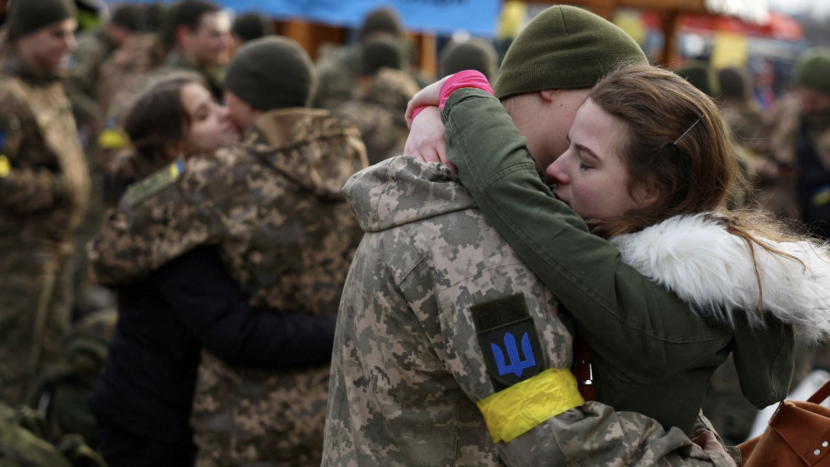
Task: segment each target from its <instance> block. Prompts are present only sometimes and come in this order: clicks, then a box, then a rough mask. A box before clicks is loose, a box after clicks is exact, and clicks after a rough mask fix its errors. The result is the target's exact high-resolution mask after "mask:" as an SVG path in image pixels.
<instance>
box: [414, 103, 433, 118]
mask: <svg viewBox="0 0 830 467" xmlns="http://www.w3.org/2000/svg"><path fill="white" fill-rule="evenodd" d="M428 107H435V106H434V105H422V106H420V107H418V108H417V109H415V110H413V111H412V120H415V117H417V116H418V114H419V113H421V112H422V111H423V110H424V109H426V108H428Z"/></svg>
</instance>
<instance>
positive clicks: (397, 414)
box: [323, 156, 730, 466]
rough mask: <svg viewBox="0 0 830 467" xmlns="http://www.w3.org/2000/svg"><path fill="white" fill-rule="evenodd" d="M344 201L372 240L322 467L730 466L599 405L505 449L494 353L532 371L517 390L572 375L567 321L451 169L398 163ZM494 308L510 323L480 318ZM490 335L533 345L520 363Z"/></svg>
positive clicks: (348, 290)
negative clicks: (489, 412) (557, 374)
mask: <svg viewBox="0 0 830 467" xmlns="http://www.w3.org/2000/svg"><path fill="white" fill-rule="evenodd" d="M344 193H345V194H346V197H347V199H348V200H349V202H350V203H351V205H352V208H353V209H354V210H355V213H356V214H357V217H358V219H359V220H360V225H361V227H362V228H363V229H364V230H365V231H366V232H367V233H366V236H365V237H364V239H363V242H362V243H361V245H360V248H359V249H358V251H357V254H356V256H355V259H354V263H353V265H352V268H351V271H350V272H349V277H348V279H347V281H346V285H345V289H344V290H345V291H344V296H343V301H342V303H341V306H340V314H339V315H338V325H337V334H336V337H335V343H334V349H335V350H334V356H333V358H332V381H331V389H330V396H329V407H328V415H327V420H326V442H325V451H324V460H323V465H324V466H375V465H384V466H412V465H419V466H420V465H423V466H499V465H514V466H515V465H528V466H542V465H572V464H573V465H576V464H579V465H629V466H630V465H638V466H649V465H688V466H693V465H697V466H703V465H730V464H729V463H728V461H727V460H726V459H725V457H723V456H722V454H716V453H710V452H708V451H701V450H689V449H688V448H689V446H691V442H690V441H689V439H688V438H687V437H686V435H685V434H683V432H682V431H680V430H679V429H677V428H673V429H671V430H669V431H665V430H664V429H663V428H662V427H661V426H660V424H659V423H657V422H656V421H655V420H652V419H650V418H648V417H645V416H643V415H640V414H636V413H633V412H619V413H616V412H614V410H613V409H611V408H610V407H608V406H605V405H602V404H600V403H597V402H589V403H587V404H585V405H584V406H582V407H580V408H575V407H577V406H579V405H581V404H582V400H581V399H579V400H578V401H577V402H576V403H575V405H570V406H566V407H563V408H566V409H571V410H567V411H564V410H563V412H564V413H563V414H562V415H561V416H559V417H555V418H550V419H548V420H546V421H545V420H538V422H540V423H541V424H539V425H538V426H536V427H535V428H532V429H530V430H529V431H527V432H526V433H524V434H522V435H521V436H519V437H518V438H515V439H513V440H510V441H509V442H498V441H499V440H498V439H496V438H495V434H494V430H493V428H492V427H491V428H490V432H489V433H488V426H489V424H490V421H488V422H485V417H484V416H483V415H482V412H483V411H484V409H483V408H482V401H486V400H488V399H491V398H492V396H493V395H494V394H495V393H498V392H499V391H500V390H503V389H504V386H505V384H504V381H503V379H504V375H500V374H499V371H498V370H499V369H500V368H501V367H502V366H504V364H505V363H506V362H504V361H502V362H499V361H495V362H494V361H490V360H489V357H488V355H489V354H488V353H487V352H485V351H484V349H485V348H487V349H488V350H489V346H490V345H496V346H498V347H506V348H507V354H508V355H509V357H508V359H507V360H508V361H509V363H510V364H511V365H516V364H517V360H518V361H519V362H527V361H528V360H534V364H533V365H530V363H526V364H524V365H523V366H525V367H526V368H525V370H524V371H520V372H521V373H522V374H521V378H520V379H521V381H520V382H519V383H518V384H521V383H522V382H524V381H526V380H527V378H531V377H532V376H534V375H537V374H539V371H540V369H541V368H556V369H559V370H566V369H568V368H570V366H571V363H572V357H573V355H572V344H573V339H572V334H571V325H570V321H569V319H568V317H567V315H565V314H562V313H560V310H559V309H558V306H557V301H556V299H555V298H554V297H553V296H552V295H551V293H550V292H549V291H548V290H547V289H546V288H545V287H544V286H543V284H542V283H541V281H540V280H539V279H538V278H537V277H536V276H535V275H534V274H533V272H532V271H530V269H529V268H528V267H527V266H526V265H524V263H523V262H522V261H521V259H519V257H518V256H517V254H516V253H515V252H514V251H513V249H512V248H510V246H509V245H508V244H507V242H506V241H505V240H503V239H502V238H501V237H500V236H499V235H498V234H497V233H496V231H495V229H494V228H493V226H492V225H491V224H490V223H489V222H488V221H487V220H486V219H485V218H484V216H483V215H482V214H481V213H480V212H479V210H478V208H477V207H476V205H475V201H474V200H473V197H472V195H470V193H469V192H468V191H467V190H466V189H465V188H464V187H463V186H462V185H461V184H460V183H459V182H458V178H457V177H456V176H455V175H453V174H452V173H451V172H450V171H449V169H448V168H447V167H446V166H444V165H442V164H427V163H424V162H422V161H420V160H419V159H417V158H414V157H409V156H401V157H396V158H393V159H389V160H387V161H384V162H382V163H380V164H378V165H375V166H373V167H371V168H369V169H367V170H364V171H362V172H360V173H358V174H357V175H355V176H354V177H352V178H351V179H350V180H349V182H348V183H347V184H346V187H345V188H344ZM517 296H518V297H521V298H516V297H517ZM516 300H518V302H516ZM494 306H495V307H496V308H497V310H496V312H495V313H496V314H497V315H501V316H507V318H506V319H505V322H504V323H492V321H494V318H493V315H492V314H491V315H490V317H489V318H488V317H484V318H482V316H484V315H486V313H488V312H492V311H493V310H486V308H487V307H494ZM520 315H521V316H520ZM487 320H489V321H491V324H494V325H497V326H489V325H487V323H485V321H487ZM522 326H524V327H522ZM493 329H498V330H500V331H503V330H505V329H507V330H511V331H515V332H513V334H515V336H516V337H518V336H519V333H523V332H526V333H527V334H525V336H527V337H528V344H529V345H527V346H525V345H524V342H523V345H522V353H513V352H511V349H510V346H511V344H510V343H509V342H508V341H507V339H505V341H504V342H503V343H502V341H501V336H502V335H503V333H497V338H496V339H495V340H494V339H492V338H491V337H490V335H491V332H492V330H493ZM534 340H536V341H538V347H534V345H535V344H533V341H534ZM488 344H489V345H488ZM513 347H515V344H514V345H513ZM497 353H498V352H497ZM521 359H523V360H521ZM496 360H498V358H497V359H496ZM528 368H530V371H527V369H528ZM508 376H509V375H508ZM514 382H515V380H513V381H510V380H508V381H507V384H510V383H514ZM514 387H515V386H514ZM511 389H512V387H511ZM547 390H548V391H554V392H556V394H557V396H556V397H562V396H563V394H562V392H564V391H559V392H557V391H558V390H557V389H556V388H548V389H547ZM514 402H516V403H518V406H522V404H521V403H519V402H518V401H514ZM524 410H527V407H526V406H525V409H524ZM528 416H531V417H532V410H530V411H529V412H528ZM504 441H507V440H504Z"/></svg>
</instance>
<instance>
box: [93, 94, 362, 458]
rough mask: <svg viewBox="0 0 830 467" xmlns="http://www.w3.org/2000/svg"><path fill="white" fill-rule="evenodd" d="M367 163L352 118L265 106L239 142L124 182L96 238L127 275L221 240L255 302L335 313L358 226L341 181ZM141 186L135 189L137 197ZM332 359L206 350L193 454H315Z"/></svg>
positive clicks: (110, 279)
mask: <svg viewBox="0 0 830 467" xmlns="http://www.w3.org/2000/svg"><path fill="white" fill-rule="evenodd" d="M365 166H366V155H365V147H364V145H363V143H362V142H361V140H360V135H359V133H358V130H357V128H355V127H354V125H353V124H351V123H350V122H348V121H347V120H346V119H345V118H343V117H335V116H332V115H331V114H329V113H328V112H327V111H319V110H317V111H315V110H309V109H285V110H277V111H273V112H269V113H266V114H265V115H264V116H262V117H261V118H260V119H258V120H257V122H256V123H255V125H254V128H253V129H252V130H250V131H249V133H248V134H247V135H246V136H245V138H244V143H243V144H241V145H238V146H236V147H234V148H232V149H230V150H227V151H219V152H218V153H217V154H216V155H215V156H211V157H202V158H194V159H191V160H189V161H187V163H186V168H185V172H184V174H183V175H182V176H181V178H179V179H178V180H177V181H176V182H175V183H174V184H172V185H171V186H169V187H167V188H162V189H160V190H159V191H158V193H156V194H154V195H152V196H149V197H148V196H147V194H144V195H141V196H139V195H137V194H136V193H141V190H142V188H141V184H139V185H138V186H136V188H134V189H130V190H128V192H127V194H126V196H125V199H124V202H122V209H121V210H120V212H117V213H115V214H114V215H113V216H112V217H111V219H110V220H109V221H108V222H107V223H106V224H105V226H104V229H102V233H101V235H100V236H99V238H97V240H96V241H95V242H94V244H93V256H92V260H93V263H94V265H95V266H96V272H97V273H98V274H99V279H100V280H101V282H103V283H105V284H110V285H113V284H119V283H120V284H124V283H129V282H131V281H133V280H134V279H135V278H137V277H140V276H141V275H142V274H144V273H147V272H149V271H152V270H153V269H155V268H157V267H159V266H161V265H162V264H164V263H166V262H168V261H170V260H172V259H174V258H176V257H178V256H181V255H182V254H184V253H186V252H187V251H189V250H192V249H193V248H195V247H197V246H200V245H204V244H208V243H218V244H220V245H221V252H222V256H223V259H224V261H225V263H226V264H227V266H228V268H229V270H230V272H231V275H232V276H233V278H234V279H235V280H236V282H237V283H238V284H239V285H240V287H241V290H242V293H243V294H244V296H246V297H248V298H249V300H250V303H251V305H252V306H253V307H257V308H258V307H269V308H274V309H284V310H292V311H295V312H305V313H309V314H320V313H329V314H334V313H336V311H337V306H338V303H339V301H340V296H341V293H342V286H343V282H344V281H345V278H346V274H347V272H348V267H349V264H350V262H351V258H352V255H353V253H354V250H355V249H356V248H357V244H358V243H359V240H360V237H361V235H362V232H361V230H360V228H359V227H358V225H357V221H356V220H355V219H354V216H353V214H352V212H351V209H350V208H349V205H348V203H346V201H345V199H344V198H343V195H342V194H341V192H340V189H341V187H342V186H343V184H344V183H345V182H346V180H347V179H348V178H349V176H351V175H352V174H353V173H354V172H356V171H358V170H360V169H361V168H364V167H365ZM136 196H138V199H136V198H135V197H136ZM328 384H329V368H328V366H327V365H326V366H323V367H317V368H310V369H307V370H297V371H283V372H278V373H264V372H257V371H251V370H242V369H235V368H231V367H229V366H227V365H226V364H224V363H222V362H221V361H219V360H218V359H217V358H215V357H213V356H212V355H210V354H207V353H205V354H203V359H202V365H201V367H200V371H199V380H198V383H197V389H196V395H195V400H194V410H193V427H194V429H195V432H196V435H195V438H196V443H197V445H198V446H199V448H200V454H199V460H198V464H199V465H213V466H216V465H219V466H226V465H254V464H255V465H260V466H277V465H279V466H283V465H286V466H288V465H291V466H294V465H296V466H311V465H319V464H320V455H321V452H322V445H323V428H324V422H325V406H326V398H327V391H328Z"/></svg>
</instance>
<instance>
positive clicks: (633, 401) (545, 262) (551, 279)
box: [442, 89, 794, 433]
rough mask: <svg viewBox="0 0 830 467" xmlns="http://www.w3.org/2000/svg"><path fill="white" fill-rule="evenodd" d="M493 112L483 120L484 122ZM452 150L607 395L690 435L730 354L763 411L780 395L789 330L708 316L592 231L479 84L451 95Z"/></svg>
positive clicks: (601, 395) (787, 374)
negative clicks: (565, 321)
mask: <svg viewBox="0 0 830 467" xmlns="http://www.w3.org/2000/svg"><path fill="white" fill-rule="evenodd" d="M483 116H486V118H482V117H483ZM442 119H443V120H444V123H445V125H446V130H447V154H448V156H449V158H450V160H451V161H452V162H453V163H454V164H455V165H456V166H458V172H459V176H460V178H461V181H462V183H463V184H464V185H465V186H466V187H467V188H468V189H469V190H470V192H471V193H472V195H473V197H474V198H475V200H476V203H477V204H478V205H479V207H480V208H481V211H482V212H483V213H484V215H485V216H486V217H487V219H488V220H489V221H491V222H492V223H493V224H494V225H495V227H496V229H497V230H498V232H499V233H500V234H501V235H502V236H503V237H504V238H505V239H506V240H507V242H508V243H509V244H510V246H512V247H513V248H514V249H515V250H516V251H517V252H518V254H519V256H520V257H521V258H522V259H523V260H524V261H525V262H527V264H528V265H529V266H530V268H531V269H532V270H533V271H534V272H535V273H536V274H537V275H538V276H539V277H540V278H541V280H542V282H544V284H545V285H546V286H547V287H548V288H549V289H550V290H551V292H553V294H554V295H556V297H557V298H558V299H559V300H560V302H561V303H562V304H563V305H564V306H565V307H566V308H567V309H568V311H569V312H570V313H571V314H572V315H573V317H574V321H575V325H576V329H577V332H578V333H580V334H581V335H582V336H583V337H584V338H585V340H586V341H587V342H588V343H589V345H590V347H591V349H592V351H593V376H594V382H595V384H596V389H597V396H598V399H599V401H600V402H603V403H606V404H608V405H611V406H612V407H614V408H615V409H617V410H631V411H637V412H640V413H643V414H645V415H648V416H650V417H653V418H655V419H657V420H658V421H660V422H661V423H662V424H663V425H664V426H665V427H667V428H668V427H670V426H677V427H679V428H681V429H682V430H684V431H685V432H687V433H689V432H690V430H691V428H692V426H693V424H694V421H695V418H696V416H697V414H698V412H699V410H700V407H701V403H702V400H703V396H704V395H705V392H706V386H707V384H708V382H709V378H710V376H711V375H712V373H713V372H714V370H715V369H716V368H717V367H718V366H719V365H721V364H722V363H723V362H724V361H725V360H726V358H727V356H728V355H729V353H730V351H734V352H735V362H736V366H737V368H738V371H739V374H740V380H741V387H742V389H743V392H744V395H745V396H746V397H747V399H748V400H749V401H750V402H751V403H753V404H754V405H755V406H757V407H765V406H767V405H770V404H773V403H775V402H777V401H780V400H782V399H783V398H784V397H785V396H786V395H787V392H788V389H789V385H790V379H791V377H792V368H793V345H794V338H793V332H792V329H791V328H790V327H789V326H785V325H783V324H782V323H780V322H778V321H774V320H772V319H768V320H767V324H768V326H767V327H766V328H765V329H760V330H758V329H750V328H749V324H748V322H747V319H746V316H745V315H744V314H742V313H736V314H735V316H734V321H735V322H734V324H733V326H732V327H730V326H729V325H725V324H716V323H707V322H704V321H703V320H702V319H701V318H700V317H699V316H698V315H697V314H695V313H694V311H693V310H692V309H691V308H690V307H689V306H688V305H687V304H686V303H684V302H683V301H682V300H680V299H679V298H678V297H677V296H676V295H675V294H673V293H671V292H669V291H667V290H666V289H664V288H662V287H661V286H659V285H657V284H655V283H653V282H651V281H650V280H649V279H647V278H646V277H643V276H642V275H640V274H639V273H638V272H637V271H635V270H634V269H633V268H631V267H630V266H628V265H626V264H624V263H623V262H622V261H621V259H620V254H619V251H618V250H617V249H616V248H615V247H614V246H613V245H611V244H610V243H609V242H607V241H606V240H604V239H602V238H600V237H597V236H595V235H593V234H591V233H590V232H589V230H588V227H587V225H586V224H585V222H584V221H583V220H582V219H581V218H580V217H579V216H577V215H576V214H575V213H574V212H573V211H571V210H570V209H569V208H568V207H567V206H566V205H565V204H564V203H561V202H559V201H557V200H556V199H555V198H554V197H553V195H552V194H551V192H550V190H549V189H548V187H547V186H546V185H545V184H544V182H543V181H542V180H541V177H540V175H539V171H537V164H536V162H535V161H534V160H533V159H532V158H531V157H530V155H529V153H528V151H527V142H526V140H525V138H524V137H522V136H520V135H519V134H518V132H517V130H516V128H515V126H514V125H513V122H512V120H511V119H510V117H509V116H508V115H507V113H506V112H505V111H504V108H503V107H502V105H501V103H500V102H499V101H498V100H497V99H496V98H494V97H492V96H490V95H489V94H487V93H486V92H484V91H480V90H475V89H462V90H459V91H456V92H454V93H453V94H452V96H451V97H450V99H449V100H448V101H447V103H446V106H445V107H444V110H443V112H442Z"/></svg>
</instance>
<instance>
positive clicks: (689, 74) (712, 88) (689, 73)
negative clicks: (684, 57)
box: [674, 60, 720, 97]
mask: <svg viewBox="0 0 830 467" xmlns="http://www.w3.org/2000/svg"><path fill="white" fill-rule="evenodd" d="M674 72H675V74H677V75H678V76H680V77H682V78H683V79H685V80H686V81H688V82H689V83H691V85H692V86H694V87H696V88H698V89H699V90H700V91H701V92H702V93H703V94H706V95H707V96H709V97H718V96H719V95H720V84H718V79H717V77H716V76H715V72H714V71H713V70H712V67H710V66H709V65H708V64H707V63H705V62H701V61H697V60H693V61H691V62H689V63H688V64H686V66H683V67H680V68H678V69H676V70H674Z"/></svg>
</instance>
